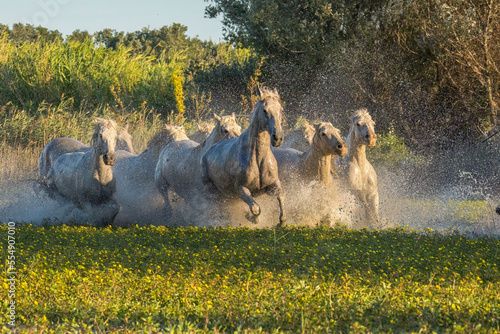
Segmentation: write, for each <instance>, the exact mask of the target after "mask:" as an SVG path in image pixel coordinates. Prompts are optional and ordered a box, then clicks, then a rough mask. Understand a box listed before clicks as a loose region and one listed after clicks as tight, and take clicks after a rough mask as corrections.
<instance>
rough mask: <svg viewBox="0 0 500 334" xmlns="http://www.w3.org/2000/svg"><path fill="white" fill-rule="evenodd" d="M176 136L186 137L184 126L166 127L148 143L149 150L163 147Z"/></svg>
mask: <svg viewBox="0 0 500 334" xmlns="http://www.w3.org/2000/svg"><path fill="white" fill-rule="evenodd" d="M176 134H179V135H186V134H185V130H184V127H183V126H178V125H165V127H164V128H163V129H162V130H161V131H160V132H158V133H156V134H155V135H154V136H153V138H151V139H150V140H149V141H148V144H147V148H150V147H154V146H158V145H161V144H163V143H164V142H165V140H167V138H170V137H172V136H174V135H176Z"/></svg>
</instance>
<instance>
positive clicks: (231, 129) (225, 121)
mask: <svg viewBox="0 0 500 334" xmlns="http://www.w3.org/2000/svg"><path fill="white" fill-rule="evenodd" d="M214 117H215V120H216V122H217V125H216V127H217V128H218V131H219V132H218V135H219V136H220V138H223V139H231V138H237V137H239V135H241V126H239V125H238V123H236V116H235V114H234V113H233V114H232V115H231V116H222V117H221V116H218V115H217V114H214Z"/></svg>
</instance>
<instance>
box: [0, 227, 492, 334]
mask: <svg viewBox="0 0 500 334" xmlns="http://www.w3.org/2000/svg"><path fill="white" fill-rule="evenodd" d="M0 232H1V233H2V235H3V236H5V235H7V226H6V225H2V226H0ZM0 254H1V257H2V261H3V262H4V263H6V258H7V243H6V242H2V244H1V245H0ZM16 267H17V270H18V275H17V282H16V284H17V287H16V317H17V319H16V324H17V330H18V331H22V332H29V333H38V332H56V333H60V332H76V333H80V332H88V333H113V332H120V333H131V332H145V333H147V332H152V333H156V332H170V333H179V332H182V333H219V332H238V333H278V332H284V333H364V332H373V333H380V332H383V333H401V332H404V333H409V332H417V333H418V332H421V333H432V332H438V333H444V332H450V333H476V332H477V333H499V332H500V324H499V320H500V287H499V283H500V273H499V269H500V239H498V238H494V237H479V236H478V237H470V236H469V237H466V236H464V235H461V234H459V233H449V234H443V233H437V232H435V231H433V230H431V229H428V230H423V231H415V230H409V229H406V228H395V229H387V230H367V229H363V230H354V229H349V228H346V227H343V226H337V227H333V228H330V227H318V228H307V227H294V226H288V227H286V228H282V229H249V228H196V227H183V228H169V227H153V226H146V227H138V226H136V227H131V228H127V229H122V228H112V227H109V228H104V229H96V228H94V227H91V226H72V225H59V226H49V225H45V226H43V227H41V226H33V225H26V224H18V225H17V228H16ZM5 271H6V269H4V272H5ZM3 276H4V277H3V282H2V284H3V286H4V287H5V288H4V289H0V300H2V301H4V302H3V304H2V307H3V309H4V310H3V311H2V312H1V313H0V326H3V329H4V332H5V331H7V330H8V326H7V324H8V319H7V318H6V316H5V314H6V312H4V311H5V310H6V309H7V306H8V304H7V301H8V299H7V287H8V282H7V279H6V278H5V277H6V275H3Z"/></svg>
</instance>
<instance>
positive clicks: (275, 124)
mask: <svg viewBox="0 0 500 334" xmlns="http://www.w3.org/2000/svg"><path fill="white" fill-rule="evenodd" d="M259 95H260V100H259V101H258V102H257V104H256V105H255V110H254V113H256V117H258V124H259V129H265V130H266V131H267V132H268V133H269V136H270V137H271V145H273V146H274V147H279V146H280V145H281V143H283V137H284V132H283V128H282V127H281V122H282V117H283V108H282V107H281V99H280V96H279V94H278V91H277V90H276V89H274V90H272V91H271V90H269V89H267V88H260V87H259Z"/></svg>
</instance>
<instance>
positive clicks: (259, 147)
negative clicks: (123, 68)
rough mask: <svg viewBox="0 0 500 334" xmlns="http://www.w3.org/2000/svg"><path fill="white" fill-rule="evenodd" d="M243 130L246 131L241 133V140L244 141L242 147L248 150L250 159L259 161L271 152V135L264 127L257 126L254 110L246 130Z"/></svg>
mask: <svg viewBox="0 0 500 334" xmlns="http://www.w3.org/2000/svg"><path fill="white" fill-rule="evenodd" d="M245 132H247V133H246V135H245V136H243V135H242V140H244V141H246V142H245V143H244V148H246V150H247V151H248V153H249V157H250V158H251V159H256V160H257V161H261V160H262V159H264V158H265V157H266V156H267V154H269V152H271V136H270V135H269V133H268V132H267V131H266V129H260V128H259V123H258V120H257V114H256V112H254V115H253V117H252V119H251V121H250V125H249V126H248V130H247V131H245Z"/></svg>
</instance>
